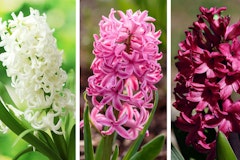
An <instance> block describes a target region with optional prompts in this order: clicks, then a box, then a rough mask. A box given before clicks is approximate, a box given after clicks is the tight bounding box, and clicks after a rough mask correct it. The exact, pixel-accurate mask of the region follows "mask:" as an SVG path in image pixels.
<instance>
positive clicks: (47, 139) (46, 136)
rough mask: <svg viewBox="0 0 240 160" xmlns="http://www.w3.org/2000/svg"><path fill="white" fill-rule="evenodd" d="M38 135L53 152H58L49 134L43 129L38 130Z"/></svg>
mask: <svg viewBox="0 0 240 160" xmlns="http://www.w3.org/2000/svg"><path fill="white" fill-rule="evenodd" d="M38 137H39V138H40V139H41V140H42V141H44V142H45V143H46V144H47V145H48V146H49V147H51V148H52V149H53V150H54V151H55V152H58V150H57V147H56V145H55V144H54V142H53V140H52V138H51V137H50V135H49V134H47V133H46V132H44V131H41V130H39V131H38Z"/></svg>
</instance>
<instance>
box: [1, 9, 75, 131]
mask: <svg viewBox="0 0 240 160" xmlns="http://www.w3.org/2000/svg"><path fill="white" fill-rule="evenodd" d="M12 18H13V20H9V21H8V23H7V22H2V20H1V19H0V36H1V42H0V46H1V47H4V50H5V52H4V53H2V54H0V61H2V64H3V66H6V68H7V70H6V71H7V76H9V77H11V80H12V83H11V85H12V86H13V87H14V88H15V92H16V94H17V95H18V96H19V99H20V100H21V102H24V103H26V104H27V108H26V110H25V111H24V115H25V116H24V117H25V119H26V120H27V121H29V122H30V123H31V125H32V127H34V128H36V129H42V130H45V129H50V130H52V131H54V132H55V133H57V134H61V132H59V131H58V130H59V128H60V126H61V117H62V116H65V115H66V114H67V113H68V112H69V111H74V95H73V94H72V93H71V92H70V91H69V90H67V89H64V88H63V87H64V85H65V82H66V80H67V74H66V72H65V71H64V70H62V68H61V65H62V54H63V52H62V51H59V50H58V48H57V43H56V39H55V38H54V37H53V30H52V29H51V28H50V27H49V26H48V24H47V22H46V15H45V14H44V15H40V14H39V11H38V10H34V9H32V8H30V15H29V16H26V17H24V15H23V13H22V12H20V13H19V15H18V16H16V15H15V14H14V13H12ZM55 117H60V118H59V120H58V122H57V123H54V118H55Z"/></svg>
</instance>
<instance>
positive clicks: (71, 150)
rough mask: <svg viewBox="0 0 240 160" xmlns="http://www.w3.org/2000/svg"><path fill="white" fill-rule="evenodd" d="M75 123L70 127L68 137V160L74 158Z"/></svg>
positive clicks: (73, 159)
mask: <svg viewBox="0 0 240 160" xmlns="http://www.w3.org/2000/svg"><path fill="white" fill-rule="evenodd" d="M75 135H76V134H75V125H74V126H73V127H72V130H71V134H70V138H69V143H68V152H67V154H68V160H75V154H76V150H75V146H76V144H75V143H76V141H75Z"/></svg>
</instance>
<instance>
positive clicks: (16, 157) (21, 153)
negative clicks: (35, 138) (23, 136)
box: [13, 147, 33, 160]
mask: <svg viewBox="0 0 240 160" xmlns="http://www.w3.org/2000/svg"><path fill="white" fill-rule="evenodd" d="M32 151H33V147H28V148H26V149H24V150H22V151H21V152H19V153H18V154H17V155H16V156H15V157H14V158H13V160H17V159H18V158H20V157H21V156H22V155H24V154H26V153H28V152H32Z"/></svg>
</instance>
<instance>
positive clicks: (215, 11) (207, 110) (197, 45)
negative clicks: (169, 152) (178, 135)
mask: <svg viewBox="0 0 240 160" xmlns="http://www.w3.org/2000/svg"><path fill="white" fill-rule="evenodd" d="M224 10H226V7H221V8H215V7H214V8H210V9H207V8H204V7H200V11H201V14H200V15H198V16H197V17H198V21H196V22H194V23H193V26H192V27H190V28H189V29H190V30H189V31H186V39H185V40H184V41H182V42H181V43H179V47H180V50H179V52H178V56H177V57H176V58H177V59H178V62H177V63H176V66H177V68H178V71H179V73H178V74H177V75H176V79H175V81H176V82H177V84H176V87H175V89H174V94H175V98H176V102H175V103H174V104H173V105H174V107H175V108H176V109H177V110H179V111H180V116H179V117H178V118H177V120H176V126H177V127H178V128H180V129H181V130H183V131H185V132H188V135H187V137H186V143H187V144H188V145H192V146H193V147H194V148H196V149H197V150H198V151H199V152H201V153H206V154H208V157H207V158H208V159H214V157H215V147H216V139H213V140H210V139H209V137H208V133H209V132H212V131H213V132H215V134H216V135H215V136H217V133H218V131H221V132H223V133H224V134H225V135H226V136H227V137H228V136H229V134H230V133H231V132H237V133H240V100H238V99H236V98H233V97H234V95H239V93H240V37H239V35H240V21H238V22H237V23H235V24H232V25H229V22H230V17H229V16H222V15H221V12H222V11H224Z"/></svg>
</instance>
